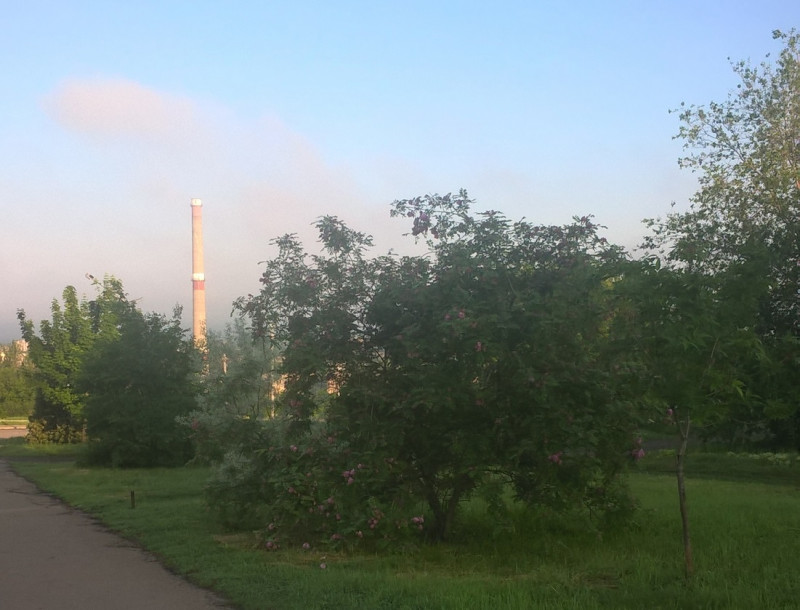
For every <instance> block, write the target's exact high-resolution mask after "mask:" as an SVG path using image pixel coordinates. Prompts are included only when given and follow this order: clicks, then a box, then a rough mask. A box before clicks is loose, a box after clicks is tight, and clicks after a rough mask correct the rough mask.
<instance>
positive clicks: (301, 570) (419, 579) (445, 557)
mask: <svg viewBox="0 0 800 610" xmlns="http://www.w3.org/2000/svg"><path fill="white" fill-rule="evenodd" d="M2 455H4V453H2V452H0V456H2ZM728 457H729V456H728ZM12 459H13V458H12ZM725 459H726V456H723V457H722V458H717V460H718V463H717V466H719V465H720V463H719V460H723V461H724V460H725ZM737 463H738V462H737V461H736V460H733V459H731V460H729V464H733V465H735V464H737ZM13 466H14V468H15V469H16V470H17V471H18V472H20V473H21V474H23V475H24V476H27V477H29V478H31V479H32V480H34V481H36V482H37V484H39V485H40V486H41V487H42V488H44V489H46V490H48V491H50V492H52V493H55V494H56V495H58V496H60V497H62V498H64V499H65V500H67V501H68V502H69V503H71V504H73V505H75V506H78V507H80V508H82V509H84V510H87V511H89V512H91V513H93V514H96V515H97V516H98V517H99V518H100V519H102V520H103V521H104V522H105V523H107V524H108V525H109V526H110V527H111V528H113V529H114V530H117V531H119V532H120V533H122V534H123V535H125V536H127V537H129V538H132V539H135V540H137V541H139V542H140V543H141V544H142V545H143V546H145V547H147V548H148V549H150V550H152V551H153V552H154V553H156V554H157V555H158V556H160V557H161V558H162V560H163V561H164V562H165V563H166V564H167V565H168V566H169V567H170V568H172V569H173V570H175V571H177V572H179V573H182V574H185V575H187V576H188V577H189V578H190V579H191V580H193V581H194V582H197V583H198V584H200V585H203V586H206V587H210V588H213V589H215V590H217V591H219V592H220V593H222V594H223V595H225V596H226V597H228V598H229V599H231V600H232V601H233V602H234V603H236V604H238V605H239V606H240V607H241V608H244V609H250V608H252V609H256V608H258V609H263V608H280V609H292V608H359V607H360V608H370V609H372V608H377V609H381V608H386V609H389V608H392V609H400V608H404V609H405V608H408V609H412V608H420V609H422V608H425V609H428V608H442V609H451V608H452V609H454V610H455V609H463V608H467V609H471V608H475V609H482V608H486V609H489V608H491V609H495V608H512V609H513V608H610V607H613V608H681V609H683V608H698V609H699V608H756V607H758V608H791V607H795V605H796V600H797V599H800V585H799V584H798V579H797V578H796V572H797V561H796V555H797V545H796V540H797V539H798V535H799V534H800V494H799V493H798V490H797V487H796V486H792V485H786V484H783V485H779V484H775V483H771V484H762V483H758V482H753V481H749V482H741V481H716V480H708V479H700V478H695V479H691V480H690V481H689V486H688V493H689V502H690V510H691V518H692V525H693V536H694V547H695V561H696V565H697V574H696V578H695V579H694V580H693V581H692V582H691V583H688V584H687V583H686V582H685V580H684V579H683V575H682V556H681V552H682V550H681V543H680V523H679V519H678V514H677V500H676V497H675V481H674V479H673V478H672V477H669V476H661V475H652V474H642V473H634V474H632V475H631V476H630V481H631V485H632V487H633V490H634V492H635V494H636V495H637V497H638V498H639V499H640V502H641V509H640V510H639V512H638V513H637V515H636V518H635V521H634V523H633V524H632V525H631V527H630V528H628V529H626V530H621V531H616V532H612V533H606V534H605V535H603V536H602V537H599V536H597V535H595V534H589V533H587V532H586V531H585V530H582V529H581V528H580V527H578V525H579V524H577V523H575V522H573V521H571V520H570V519H569V518H565V517H564V516H559V515H548V514H545V513H531V512H520V511H516V512H515V511H512V513H511V514H510V516H509V517H508V518H507V520H506V526H505V527H490V526H489V524H490V523H491V522H492V516H491V515H487V514H486V512H485V508H484V507H483V506H482V505H481V503H480V502H477V501H476V502H475V503H473V504H470V505H469V506H467V507H466V508H465V511H464V513H463V515H462V519H461V523H460V526H459V528H458V531H457V532H456V539H455V540H454V541H453V542H451V543H448V544H446V545H440V546H435V547H428V546H421V547H419V548H416V549H408V548H406V549H387V551H386V552H385V553H382V554H379V555H377V554H345V553H338V552H331V551H329V550H326V549H312V550H311V551H308V552H304V551H300V550H294V549H282V550H280V551H277V552H266V551H264V550H260V549H258V548H255V547H254V544H255V543H254V540H255V538H253V537H250V536H247V535H232V534H230V533H226V532H223V531H221V530H220V529H219V528H218V527H217V526H216V525H215V524H214V523H213V522H212V521H211V520H210V518H209V515H208V514H207V512H206V510H205V508H204V504H203V501H202V497H201V490H202V486H203V484H204V482H205V480H206V478H207V476H208V471H207V470H205V469H202V468H182V469H160V470H124V471H121V470H108V469H87V468H80V467H78V466H76V465H75V464H74V463H71V462H35V461H30V460H27V461H14V462H13ZM773 468H778V466H773ZM131 490H135V492H136V508H135V509H131V507H130V491H131ZM321 564H325V568H321V567H320V565H321Z"/></svg>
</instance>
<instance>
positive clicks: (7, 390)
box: [0, 344, 36, 419]
mask: <svg viewBox="0 0 800 610" xmlns="http://www.w3.org/2000/svg"><path fill="white" fill-rule="evenodd" d="M0 352H2V354H3V357H2V358H0V419H2V418H7V417H27V416H29V415H30V414H31V412H32V411H33V406H34V400H35V397H36V388H35V386H34V380H33V377H32V372H33V371H32V365H31V363H30V361H29V360H28V359H27V358H24V357H23V355H22V354H18V351H17V347H16V346H15V345H14V344H12V345H10V346H0Z"/></svg>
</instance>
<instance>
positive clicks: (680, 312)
mask: <svg viewBox="0 0 800 610" xmlns="http://www.w3.org/2000/svg"><path fill="white" fill-rule="evenodd" d="M737 273H738V269H737V267H736V266H730V267H729V268H728V269H727V270H725V271H724V272H719V273H717V274H714V275H711V276H709V275H705V274H702V273H699V272H697V271H692V270H690V269H687V268H679V269H675V268H671V267H669V266H662V265H661V264H660V261H659V260H658V259H657V258H654V257H647V258H644V259H642V260H639V261H635V262H631V263H629V264H628V265H627V269H626V272H625V274H624V277H623V278H622V279H621V281H620V282H619V283H618V284H617V286H616V290H617V292H618V293H619V295H620V297H622V300H623V301H624V302H626V306H625V309H624V312H623V313H622V315H618V316H615V318H614V321H613V325H612V328H611V332H612V333H613V334H614V335H616V336H618V337H619V338H620V340H621V341H625V342H627V345H628V348H627V352H628V361H627V364H628V366H629V367H633V369H634V370H635V371H637V373H638V374H637V375H636V376H635V377H629V380H630V382H631V386H630V388H629V390H630V391H633V392H635V393H637V394H638V395H639V396H640V398H641V401H642V402H643V403H644V404H645V405H646V406H647V407H649V413H650V416H651V419H655V420H658V419H663V420H666V421H667V422H668V423H669V424H671V425H672V426H673V427H674V429H675V431H676V433H677V435H678V437H679V445H678V449H677V452H676V478H677V483H678V501H679V507H680V513H681V523H682V527H683V543H684V555H685V566H686V575H687V577H690V576H691V575H692V573H693V559H692V546H691V536H690V527H689V513H688V504H687V498H686V486H685V476H684V475H685V461H686V455H687V448H688V444H689V439H690V432H691V430H692V428H693V427H694V426H696V425H699V426H704V425H706V426H707V425H709V423H714V422H718V421H724V420H727V419H729V418H730V417H731V413H732V411H733V410H734V409H735V407H736V405H737V404H739V403H750V402H752V397H750V396H748V392H749V389H748V386H749V385H750V384H751V381H752V378H751V373H752V371H753V367H754V365H757V364H758V363H763V362H765V361H766V358H765V355H764V350H763V346H762V343H761V340H760V338H759V337H758V335H757V334H756V333H755V331H754V329H753V327H752V326H750V327H748V326H747V325H746V324H745V322H746V321H747V320H751V319H752V315H753V313H754V312H753V310H752V308H751V307H748V304H750V305H752V302H753V301H752V299H748V298H747V296H748V294H747V288H746V287H743V286H740V282H739V281H737V280H738V279H740V278H737V277H736V275H737ZM752 285H753V284H751V286H752ZM732 288H735V289H734V290H732ZM739 288H741V290H738V289H739ZM732 292H733V294H731V293H732ZM734 295H735V296H736V297H737V298H733V297H734Z"/></svg>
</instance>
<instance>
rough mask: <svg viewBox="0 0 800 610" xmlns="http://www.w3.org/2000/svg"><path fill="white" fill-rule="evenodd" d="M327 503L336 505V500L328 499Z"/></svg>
mask: <svg viewBox="0 0 800 610" xmlns="http://www.w3.org/2000/svg"><path fill="white" fill-rule="evenodd" d="M327 501H328V504H335V503H336V500H334V499H333V496H331V497H330V498H328V500H327Z"/></svg>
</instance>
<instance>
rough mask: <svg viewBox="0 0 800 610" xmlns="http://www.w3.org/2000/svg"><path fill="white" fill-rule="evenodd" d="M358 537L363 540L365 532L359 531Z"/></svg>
mask: <svg viewBox="0 0 800 610" xmlns="http://www.w3.org/2000/svg"><path fill="white" fill-rule="evenodd" d="M356 536H358V537H359V538H363V537H364V532H362V531H361V530H358V531H357V532H356Z"/></svg>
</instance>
